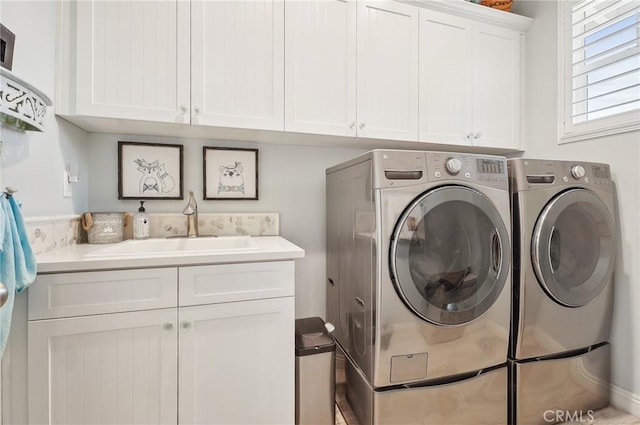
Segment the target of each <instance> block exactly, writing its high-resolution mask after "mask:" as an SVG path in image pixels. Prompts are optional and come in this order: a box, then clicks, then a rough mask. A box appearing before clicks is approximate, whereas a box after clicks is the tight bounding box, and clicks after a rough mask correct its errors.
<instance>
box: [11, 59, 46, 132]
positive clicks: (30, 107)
mask: <svg viewBox="0 0 640 425" xmlns="http://www.w3.org/2000/svg"><path fill="white" fill-rule="evenodd" d="M51 105H53V103H52V102H51V100H50V99H49V98H48V97H47V95H45V94H44V93H42V92H41V91H40V90H38V89H36V88H35V87H33V86H32V85H31V84H29V83H27V82H26V81H24V80H23V79H21V78H19V77H17V76H16V75H14V74H13V73H12V72H11V71H8V70H6V69H4V68H2V67H0V122H1V123H2V124H4V125H7V126H10V127H14V128H17V129H19V130H23V131H44V118H45V116H46V114H47V106H51Z"/></svg>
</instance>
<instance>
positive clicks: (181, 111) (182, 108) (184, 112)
mask: <svg viewBox="0 0 640 425" xmlns="http://www.w3.org/2000/svg"><path fill="white" fill-rule="evenodd" d="M178 110H179V111H180V113H181V114H186V113H187V107H186V106H184V105H180V106H179V107H178Z"/></svg>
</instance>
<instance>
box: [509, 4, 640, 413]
mask: <svg viewBox="0 0 640 425" xmlns="http://www.w3.org/2000/svg"><path fill="white" fill-rule="evenodd" d="M557 7H558V6H557V2H555V1H535V0H529V1H525V0H519V1H517V2H514V8H515V9H514V10H515V11H517V12H518V13H521V14H523V15H526V16H529V17H532V18H535V21H534V22H533V25H532V26H531V28H530V30H529V32H528V34H527V58H526V63H527V68H526V72H527V77H526V110H525V117H526V118H525V126H526V127H525V139H526V140H525V143H526V146H527V150H526V152H525V154H524V156H528V157H533V158H557V159H580V160H585V161H598V162H605V163H608V164H610V166H611V171H612V174H613V179H614V181H615V184H616V189H617V198H618V199H617V203H618V209H619V220H620V226H619V232H620V242H619V244H618V260H617V262H616V270H615V285H616V286H615V291H616V292H615V304H614V318H613V328H612V335H611V345H612V382H613V384H615V385H616V386H618V387H620V388H622V389H624V390H626V391H628V392H631V393H633V394H635V398H636V402H640V363H639V359H640V308H638V307H639V306H640V226H639V221H640V220H639V219H638V211H639V210H640V147H639V145H640V143H639V141H640V134H639V133H638V132H637V131H636V132H631V133H625V134H621V135H616V136H610V137H606V138H604V137H603V138H598V139H592V140H587V141H582V142H575V143H567V144H562V145H558V143H557V139H558V138H557V130H556V129H557V121H558V120H557V112H558V111H557V109H558V108H557V97H558V87H557V80H558V78H557V75H558V71H557V33H558V31H557V23H556V18H557V12H558V11H557ZM632 397H633V396H632Z"/></svg>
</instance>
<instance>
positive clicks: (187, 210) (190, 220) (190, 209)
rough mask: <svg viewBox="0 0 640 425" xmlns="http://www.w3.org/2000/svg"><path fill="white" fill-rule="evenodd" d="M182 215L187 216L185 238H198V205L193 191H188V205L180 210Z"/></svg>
mask: <svg viewBox="0 0 640 425" xmlns="http://www.w3.org/2000/svg"><path fill="white" fill-rule="evenodd" d="M182 214H184V215H186V216H187V237H190V238H195V237H197V236H198V203H197V202H196V197H195V196H193V190H190V191H189V203H187V206H186V207H184V210H182Z"/></svg>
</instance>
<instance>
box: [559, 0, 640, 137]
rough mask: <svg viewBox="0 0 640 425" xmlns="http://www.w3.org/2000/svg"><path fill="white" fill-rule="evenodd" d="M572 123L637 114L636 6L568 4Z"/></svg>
mask: <svg viewBox="0 0 640 425" xmlns="http://www.w3.org/2000/svg"><path fill="white" fill-rule="evenodd" d="M570 13H571V16H570V22H571V29H570V30H571V43H570V44H571V65H570V69H571V108H570V115H571V116H570V119H571V122H572V124H580V123H585V122H589V121H592V120H598V119H602V118H605V117H611V116H615V115H619V114H625V113H630V112H634V111H635V112H638V111H640V2H639V1H638V0H582V1H578V2H574V3H572V6H571V10H570Z"/></svg>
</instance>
